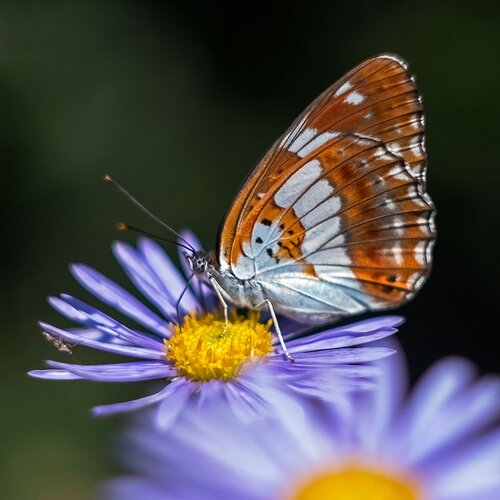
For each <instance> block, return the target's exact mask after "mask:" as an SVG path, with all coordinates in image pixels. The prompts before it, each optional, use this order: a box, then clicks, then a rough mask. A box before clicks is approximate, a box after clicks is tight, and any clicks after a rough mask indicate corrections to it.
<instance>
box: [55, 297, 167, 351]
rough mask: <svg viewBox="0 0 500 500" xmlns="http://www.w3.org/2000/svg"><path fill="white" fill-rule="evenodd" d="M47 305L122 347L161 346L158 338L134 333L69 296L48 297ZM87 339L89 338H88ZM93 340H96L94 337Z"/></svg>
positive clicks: (153, 347) (156, 347)
mask: <svg viewBox="0 0 500 500" xmlns="http://www.w3.org/2000/svg"><path fill="white" fill-rule="evenodd" d="M48 301H49V304H50V305H51V306H52V307H53V308H54V309H55V310H56V311H57V312H59V313H60V314H62V315H63V316H65V317H67V318H68V319H70V320H72V321H75V322H77V323H83V324H85V325H87V326H94V327H96V328H97V329H98V330H99V331H102V332H103V333H105V334H106V336H107V337H108V338H110V337H113V336H114V337H115V339H116V340H119V341H120V342H116V341H113V342H112V343H121V344H124V345H135V346H138V347H145V348H152V349H159V348H160V347H161V345H162V342H161V340H159V339H158V338H150V337H149V336H147V335H145V334H143V333H139V332H136V331H135V330H132V329H131V328H128V327H126V326H124V325H122V324H121V323H120V322H118V321H116V320H114V319H113V318H111V317H110V316H108V315H107V314H104V313H103V312H101V311H99V310H98V309H96V308H95V307H92V306H89V305H88V304H85V302H82V301H81V300H78V299H75V298H74V297H72V296H71V295H67V294H64V293H63V294H61V297H60V298H59V297H49V299H48ZM87 338H91V337H88V336H87ZM94 340H97V339H96V338H95V336H94Z"/></svg>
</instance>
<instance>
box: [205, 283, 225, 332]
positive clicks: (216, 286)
mask: <svg viewBox="0 0 500 500" xmlns="http://www.w3.org/2000/svg"><path fill="white" fill-rule="evenodd" d="M209 280H210V283H211V284H212V288H213V289H214V292H215V294H216V295H217V297H218V299H219V302H220V303H221V306H222V309H223V311H224V320H225V322H226V326H225V328H224V332H225V331H226V329H227V327H228V324H229V318H228V314H227V311H228V307H227V302H226V301H225V300H224V297H223V296H222V293H221V291H220V287H219V283H217V281H216V280H215V278H213V277H212V276H210V277H209Z"/></svg>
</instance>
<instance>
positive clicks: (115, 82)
mask: <svg viewBox="0 0 500 500" xmlns="http://www.w3.org/2000/svg"><path fill="white" fill-rule="evenodd" d="M234 5H235V7H234V9H233V10H230V9H229V8H228V7H227V6H224V7H223V6H222V5H220V4H218V3H214V2H211V3H210V2H198V3H196V2H168V3H160V2H158V3H155V2H147V1H142V2H139V1H137V2H130V1H128V2H127V1H121V2H118V1H108V2H97V1H96V2H93V1H67V2H35V1H32V2H31V1H11V2H8V1H7V2H5V1H3V2H1V3H0V123H1V125H0V148H1V158H0V160H1V163H0V214H1V226H0V230H1V234H2V244H1V245H0V252H1V258H0V266H1V269H0V271H1V278H0V279H1V283H2V287H1V300H0V319H1V325H2V326H1V328H2V331H1V335H2V337H1V344H0V349H1V354H2V359H1V362H0V375H1V379H0V380H1V396H2V399H1V401H0V418H1V421H0V450H1V451H0V453H1V455H0V475H1V480H0V481H1V482H0V496H1V497H2V498H8V499H13V500H17V499H33V498H36V499H54V498H71V499H83V498H88V497H89V495H90V492H91V490H92V488H93V486H94V485H95V484H97V482H98V481H99V480H101V479H102V478H105V477H107V476H108V475H109V474H111V473H112V471H113V465H112V462H111V460H110V457H109V454H108V445H109V442H110V438H111V436H112V435H113V433H114V431H115V430H116V429H117V428H119V426H120V425H121V423H122V421H121V420H120V419H111V420H102V421H101V420H99V421H95V420H93V419H92V418H90V416H89V414H88V409H89V408H90V407H91V406H92V405H94V404H98V403H105V402H113V401H119V400H124V399H126V398H130V397H138V396H139V395H141V394H143V393H144V391H146V389H147V387H146V386H145V385H126V386H125V385H114V386H113V385H107V386H104V385H99V384H91V383H83V382H82V383H75V382H72V383H55V382H54V383H50V382H44V381H39V380H30V379H28V378H27V377H26V375H25V372H26V371H27V370H29V369H31V368H37V367H41V366H42V361H43V359H46V358H56V359H61V360H65V357H64V356H63V355H61V354H59V353H57V352H55V351H54V350H53V349H52V348H51V346H49V345H48V344H47V343H45V342H44V340H43V339H42V338H41V335H40V333H39V329H38V327H37V326H36V321H37V320H38V319H45V320H47V321H52V322H55V323H56V324H59V325H66V324H67V323H66V322H65V321H64V320H63V319H61V318H58V317H57V315H56V314H55V313H54V312H52V311H51V310H50V308H49V307H48V306H47V305H46V302H45V297H46V296H47V295H49V294H55V293H58V292H60V291H66V292H69V293H73V294H76V295H77V296H78V297H80V298H83V299H85V300H89V301H90V302H91V303H92V304H96V303H97V302H96V301H95V300H93V299H91V298H89V296H88V294H87V293H86V292H84V291H82V290H80V289H79V287H78V286H77V285H76V284H75V283H74V281H73V280H72V278H71V277H70V275H69V273H68V272H67V264H68V263H69V262H71V261H83V262H86V263H89V264H91V265H93V266H95V267H97V268H98V269H100V270H102V271H103V272H104V273H105V274H107V275H109V276H111V277H114V278H116V279H118V280H119V281H120V282H121V283H126V280H125V279H124V278H123V275H122V274H121V273H120V271H119V268H118V265H117V264H116V263H115V262H114V260H113V258H112V256H111V252H110V243H111V240H113V239H114V238H117V234H116V232H115V230H114V223H115V222H116V221H117V220H126V221H128V222H130V223H135V224H137V225H139V226H142V227H144V228H147V229H155V230H158V229H157V228H155V227H154V225H152V224H151V223H150V222H149V221H148V220H146V219H145V217H143V216H142V215H141V214H140V213H138V212H137V211H135V210H133V209H132V208H131V207H130V206H128V205H127V203H126V202H125V201H124V200H123V199H122V198H120V197H119V196H118V194H117V193H115V192H114V191H113V190H111V189H110V188H109V187H108V186H105V185H104V183H103V182H102V180H101V178H102V174H103V173H105V172H109V173H111V174H113V175H114V176H115V177H116V178H117V179H119V180H120V181H121V182H122V183H123V184H124V185H126V186H127V187H128V188H129V189H130V190H131V191H133V192H134V193H135V194H136V195H137V196H138V197H139V198H140V199H141V200H143V201H144V203H146V204H147V205H148V206H149V207H151V208H153V209H154V210H155V211H156V212H158V213H159V214H160V215H161V216H162V217H163V218H164V219H166V220H167V221H168V222H169V223H171V224H172V225H174V226H176V227H182V226H190V227H192V228H193V229H194V230H196V232H197V233H199V235H200V236H201V239H202V240H203V242H204V243H205V244H206V245H207V246H212V245H213V242H214V238H215V234H216V230H217V227H218V225H219V222H220V220H221V218H222V216H223V214H224V213H225V211H226V209H227V207H228V205H229V203H230V202H231V200H232V197H233V195H234V193H235V191H236V190H237V188H238V186H239V185H240V182H241V180H242V179H243V178H244V177H245V176H246V174H247V172H248V171H249V169H250V168H252V167H253V165H254V164H255V162H256V161H257V160H258V158H259V157H260V156H261V155H262V154H263V153H264V152H265V150H266V147H267V146H268V145H269V144H271V143H272V141H273V140H274V139H275V138H276V137H277V136H278V135H279V134H281V132H282V131H283V130H284V129H285V128H286V127H287V126H288V125H289V123H290V122H291V120H292V119H293V118H294V117H295V116H296V115H297V114H298V113H299V112H300V111H302V109H303V108H304V107H305V106H306V105H307V104H308V103H309V102H310V101H311V100H312V99H313V98H314V97H315V96H316V95H317V94H318V93H319V92H320V91H322V90H323V89H324V88H325V87H326V86H328V85H329V84H330V83H332V82H333V81H334V80H335V79H337V78H338V77H340V76H341V75H342V74H343V73H344V72H346V71H347V70H349V69H350V68H351V67H352V66H354V65H355V64H357V63H359V62H360V61H361V60H363V59H365V58H366V57H369V56H372V55H375V54H377V53H379V52H382V51H392V52H396V53H399V54H401V55H402V56H404V57H405V58H406V59H407V60H408V61H409V62H410V65H411V68H412V70H413V71H414V72H415V73H416V74H417V78H418V84H419V88H420V90H421V91H422V93H423V95H424V102H425V108H426V115H427V126H428V151H429V158H430V161H429V190H430V192H431V194H432V196H433V198H434V200H435V202H436V205H437V207H438V212H439V215H438V228H439V242H438V245H437V247H436V252H435V268H434V272H433V275H432V277H431V279H430V281H429V283H428V284H427V285H426V287H425V288H424V290H423V291H422V293H421V294H420V295H419V296H418V298H417V299H416V300H414V301H413V302H412V303H411V304H409V305H407V306H405V307H404V308H403V309H402V310H401V312H402V313H403V314H405V315H406V317H407V324H406V325H405V326H404V327H403V328H402V330H401V336H400V338H401V341H402V342H403V344H404V346H405V348H406V350H407V355H408V357H409V360H410V363H411V368H412V373H413V375H415V376H416V375H418V374H420V373H421V372H422V371H423V370H424V369H425V368H426V367H427V366H428V365H429V364H430V363H431V362H432V361H433V360H435V359H437V358H438V357H440V356H442V355H445V354H450V353H455V354H462V355H467V356H468V357H470V358H472V359H473V360H474V361H475V362H476V363H478V365H479V366H480V368H481V370H494V369H497V368H498V348H497V344H498V341H497V337H498V334H499V331H498V327H497V325H496V313H497V311H498V307H499V305H498V293H497V290H498V283H499V264H498V258H499V257H498V255H499V243H500V238H499V223H498V222H499V208H500V207H499V205H500V202H499V196H498V191H499V181H500V175H499V162H500V160H499V150H500V140H499V132H500V130H499V117H500V104H499V102H500V100H499V89H500V70H499V55H500V36H499V28H500V16H499V8H500V7H497V6H495V5H500V4H498V3H497V4H494V3H492V4H491V5H492V6H491V7H489V6H488V4H486V3H484V2H467V3H464V4H461V3H459V2H451V1H450V2H448V3H446V2H441V3H439V2H432V3H431V2H429V3H427V2H389V1H385V2H366V1H360V0H358V1H357V2H334V1H330V2H324V1H321V2H297V1H296V2H275V3H268V2H266V4H262V5H260V4H258V3H255V2H239V3H235V4H234ZM264 5H265V6H264ZM228 9H229V10H228ZM127 238H128V239H129V240H131V241H132V240H133V238H132V237H127ZM76 351H77V353H76V356H77V357H78V360H79V361H83V362H95V361H97V360H102V359H104V358H103V356H102V355H99V354H97V353H93V352H85V351H84V350H82V349H76Z"/></svg>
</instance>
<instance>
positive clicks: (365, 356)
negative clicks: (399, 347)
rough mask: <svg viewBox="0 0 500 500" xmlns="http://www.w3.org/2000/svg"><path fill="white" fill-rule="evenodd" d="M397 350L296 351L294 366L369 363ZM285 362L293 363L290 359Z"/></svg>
mask: <svg viewBox="0 0 500 500" xmlns="http://www.w3.org/2000/svg"><path fill="white" fill-rule="evenodd" d="M395 352H396V351H395V350H394V349H391V348H389V347H354V348H339V349H333V350H331V351H311V352H297V353H295V352H294V360H295V363H293V365H292V368H293V367H294V366H296V365H298V364H300V365H303V366H304V365H307V366H324V365H334V364H337V363H339V364H344V363H367V362H370V361H375V360H377V359H382V358H385V357H387V356H390V355H391V354H394V353H395ZM278 356H279V354H274V355H273V356H272V357H273V358H274V357H278ZM285 363H288V364H291V363H290V362H289V361H285Z"/></svg>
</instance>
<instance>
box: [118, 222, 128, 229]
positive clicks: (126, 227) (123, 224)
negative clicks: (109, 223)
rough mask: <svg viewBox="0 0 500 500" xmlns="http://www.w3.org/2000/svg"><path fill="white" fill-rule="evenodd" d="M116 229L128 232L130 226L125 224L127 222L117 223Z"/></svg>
mask: <svg viewBox="0 0 500 500" xmlns="http://www.w3.org/2000/svg"><path fill="white" fill-rule="evenodd" d="M116 229H118V231H126V230H127V229H128V225H127V224H125V222H117V223H116Z"/></svg>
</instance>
